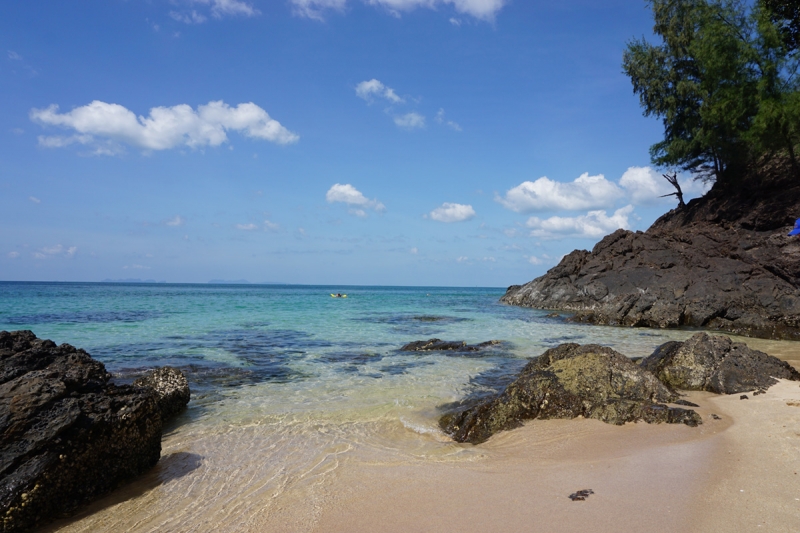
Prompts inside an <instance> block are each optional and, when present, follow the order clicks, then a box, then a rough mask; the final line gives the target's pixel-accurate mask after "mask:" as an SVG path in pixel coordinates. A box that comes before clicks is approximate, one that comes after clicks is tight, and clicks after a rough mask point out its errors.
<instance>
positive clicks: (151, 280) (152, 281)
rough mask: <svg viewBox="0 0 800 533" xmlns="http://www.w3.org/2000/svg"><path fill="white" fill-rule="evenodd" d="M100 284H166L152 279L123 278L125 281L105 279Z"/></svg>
mask: <svg viewBox="0 0 800 533" xmlns="http://www.w3.org/2000/svg"><path fill="white" fill-rule="evenodd" d="M102 283H166V281H163V280H162V281H156V280H154V279H141V278H125V279H109V278H106V279H104V280H103V281H102Z"/></svg>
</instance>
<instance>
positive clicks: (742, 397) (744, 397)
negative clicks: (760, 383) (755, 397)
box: [739, 394, 750, 400]
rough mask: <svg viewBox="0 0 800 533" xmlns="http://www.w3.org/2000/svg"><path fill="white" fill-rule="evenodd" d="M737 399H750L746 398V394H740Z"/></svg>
mask: <svg viewBox="0 0 800 533" xmlns="http://www.w3.org/2000/svg"><path fill="white" fill-rule="evenodd" d="M739 399H740V400H749V399H750V398H748V397H747V394H742V395H741V396H739Z"/></svg>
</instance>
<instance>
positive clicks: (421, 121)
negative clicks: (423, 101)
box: [394, 112, 425, 130]
mask: <svg viewBox="0 0 800 533" xmlns="http://www.w3.org/2000/svg"><path fill="white" fill-rule="evenodd" d="M394 123H395V124H397V125H398V126H400V127H401V128H405V129H408V130H414V129H417V128H424V127H425V117H424V116H422V115H420V114H419V113H414V112H411V113H406V114H405V115H400V116H397V117H394Z"/></svg>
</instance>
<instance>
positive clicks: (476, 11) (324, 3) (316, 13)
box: [290, 0, 508, 22]
mask: <svg viewBox="0 0 800 533" xmlns="http://www.w3.org/2000/svg"><path fill="white" fill-rule="evenodd" d="M290 1H291V3H292V5H293V6H294V11H295V13H296V14H298V15H301V16H305V17H309V18H313V19H317V20H322V19H323V16H324V12H325V11H326V10H330V9H332V10H336V11H344V9H345V7H346V6H347V0H290ZM362 1H363V2H364V3H365V4H368V5H372V6H377V7H381V8H384V9H386V10H388V11H389V12H390V13H392V14H394V15H399V14H400V13H401V12H404V11H405V12H408V11H412V10H414V9H417V8H420V7H423V8H428V9H438V8H440V7H443V6H448V7H452V8H453V9H455V11H456V12H458V13H462V14H464V15H469V16H472V17H475V18H477V19H480V20H487V21H491V20H494V18H495V16H496V15H497V13H498V12H499V11H500V10H501V9H502V8H503V6H505V5H506V4H507V3H508V0H362ZM450 20H451V22H452V20H454V19H450Z"/></svg>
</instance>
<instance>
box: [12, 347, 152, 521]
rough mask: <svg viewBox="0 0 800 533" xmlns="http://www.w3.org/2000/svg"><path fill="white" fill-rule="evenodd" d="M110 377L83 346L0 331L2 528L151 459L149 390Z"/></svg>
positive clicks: (74, 502)
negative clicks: (121, 382)
mask: <svg viewBox="0 0 800 533" xmlns="http://www.w3.org/2000/svg"><path fill="white" fill-rule="evenodd" d="M109 378H110V375H109V374H108V373H107V372H106V370H105V367H104V366H103V364H102V363H100V362H99V361H96V360H94V359H92V358H91V356H90V355H89V354H88V353H86V352H85V351H83V350H79V349H76V348H74V347H72V346H70V345H69V344H62V345H60V346H56V344H55V343H53V342H52V341H49V340H42V339H37V338H36V336H35V335H34V334H33V333H32V332H30V331H16V332H11V333H9V332H7V331H0V531H2V532H4V533H10V532H18V531H25V530H28V529H30V528H32V527H34V526H36V525H39V524H42V523H44V522H47V521H49V520H51V519H53V518H55V517H58V516H62V515H65V514H69V513H70V512H72V511H74V510H75V509H77V508H78V507H79V506H81V505H82V504H84V503H87V502H89V501H90V500H92V499H94V498H95V497H97V496H99V495H100V494H102V493H104V492H107V491H109V490H111V489H113V488H114V487H115V486H116V485H118V484H119V483H120V482H122V481H124V480H127V479H129V478H131V477H133V476H135V475H137V474H139V473H141V472H143V471H145V470H147V469H148V468H150V467H152V466H153V465H155V463H156V462H157V461H158V459H159V456H160V454H161V427H162V423H161V415H160V413H159V408H158V403H157V400H156V397H155V394H154V393H153V392H152V391H151V390H149V389H142V388H136V387H131V386H115V385H112V384H110V383H109Z"/></svg>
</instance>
